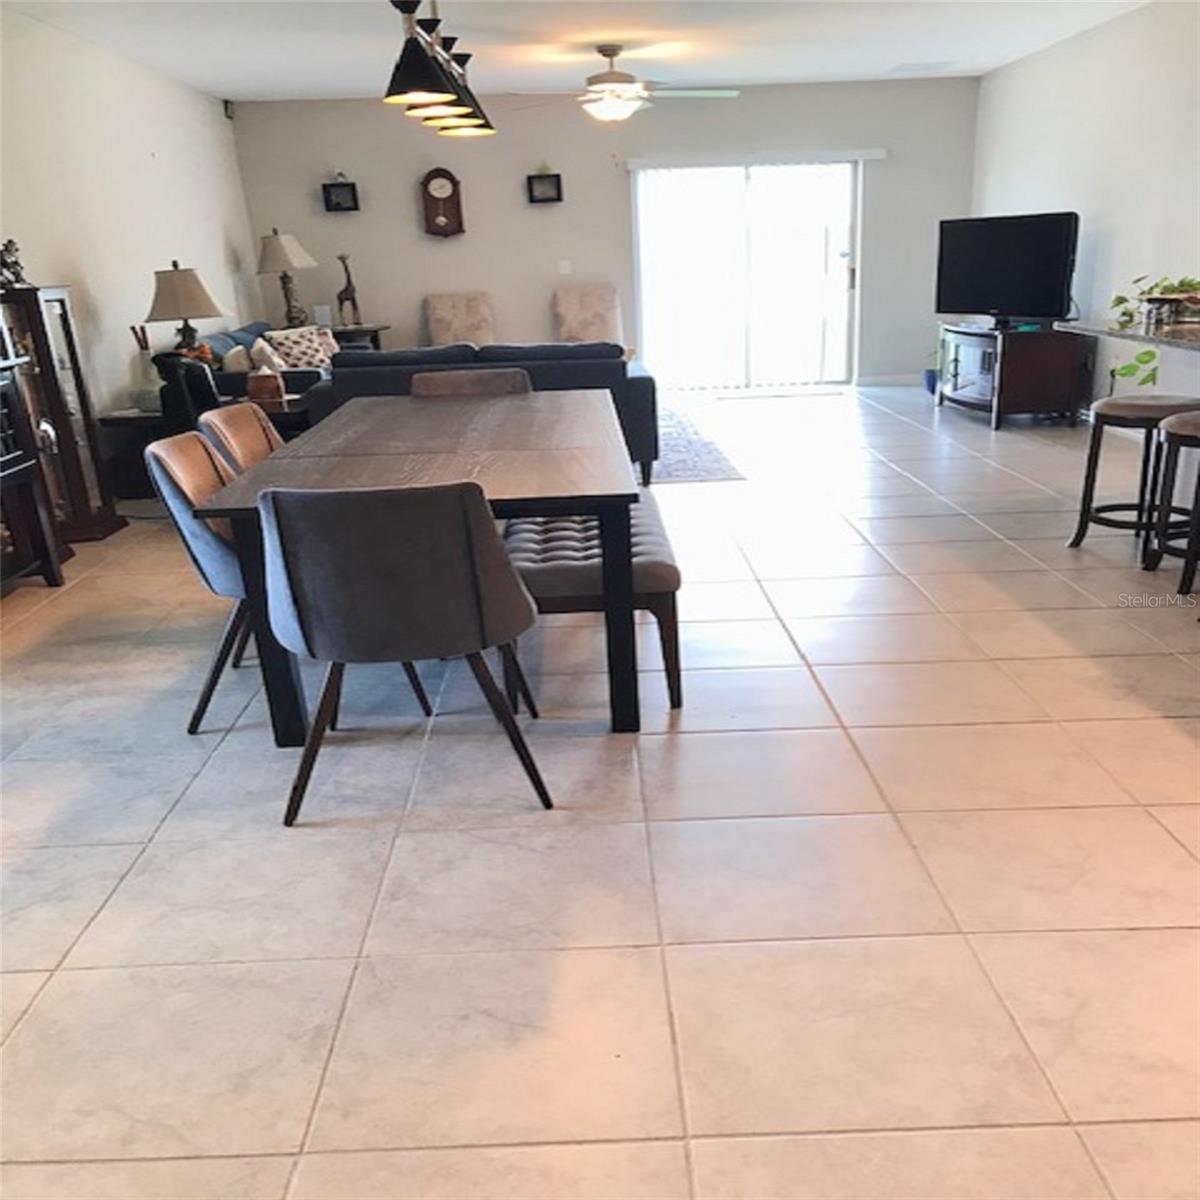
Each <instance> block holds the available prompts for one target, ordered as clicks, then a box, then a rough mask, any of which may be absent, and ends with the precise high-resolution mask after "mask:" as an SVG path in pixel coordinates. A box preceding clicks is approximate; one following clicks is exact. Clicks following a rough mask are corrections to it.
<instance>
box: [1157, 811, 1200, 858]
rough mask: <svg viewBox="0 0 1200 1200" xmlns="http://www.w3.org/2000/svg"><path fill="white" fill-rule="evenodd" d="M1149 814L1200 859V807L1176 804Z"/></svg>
mask: <svg viewBox="0 0 1200 1200" xmlns="http://www.w3.org/2000/svg"><path fill="white" fill-rule="evenodd" d="M1150 812H1152V813H1153V814H1154V816H1155V817H1157V818H1158V820H1160V821H1161V822H1162V823H1163V824H1164V825H1165V826H1166V827H1167V828H1168V829H1169V830H1170V831H1171V832H1172V833H1173V834H1174V835H1175V836H1176V837H1177V838H1178V839H1179V841H1181V842H1182V843H1183V844H1184V845H1185V846H1186V847H1187V848H1188V849H1189V850H1190V851H1191V852H1192V853H1193V854H1195V855H1197V856H1198V857H1200V806H1198V805H1195V804H1176V805H1170V806H1163V807H1159V808H1152V809H1150Z"/></svg>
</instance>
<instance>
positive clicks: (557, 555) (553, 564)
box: [504, 490, 679, 600]
mask: <svg viewBox="0 0 1200 1200" xmlns="http://www.w3.org/2000/svg"><path fill="white" fill-rule="evenodd" d="M629 524H630V533H631V535H632V540H633V590H634V591H635V592H636V593H638V594H641V595H653V594H656V593H665V592H676V591H678V590H679V568H678V567H677V566H676V565H675V556H674V554H673V553H672V552H671V543H670V541H669V540H668V538H667V531H666V529H665V528H664V526H663V522H662V516H661V515H660V513H659V511H658V504H657V503H656V502H655V500H654V497H653V496H652V495H651V494H650V493H649V492H648V491H645V490H643V491H642V493H641V502H640V503H638V504H634V505H631V506H630V509H629ZM504 544H505V546H506V547H507V549H508V554H509V557H510V558H511V559H512V561H513V565H514V566H515V567H516V568H517V570H518V571H519V572H520V574H521V578H522V579H523V580H524V581H525V586H526V587H527V588H528V589H529V592H530V594H531V595H532V596H533V598H534V599H535V600H538V599H551V598H558V597H566V596H570V597H585V596H600V595H602V594H603V590H604V589H603V586H602V583H601V575H600V523H599V521H598V520H597V519H596V518H595V517H518V518H515V519H514V520H512V521H509V523H508V528H507V529H506V531H505V534H504Z"/></svg>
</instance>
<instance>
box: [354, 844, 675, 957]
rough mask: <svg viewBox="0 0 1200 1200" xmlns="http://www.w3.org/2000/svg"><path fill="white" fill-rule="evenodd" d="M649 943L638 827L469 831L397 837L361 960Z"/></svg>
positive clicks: (652, 934)
mask: <svg viewBox="0 0 1200 1200" xmlns="http://www.w3.org/2000/svg"><path fill="white" fill-rule="evenodd" d="M657 940H658V932H657V927H656V924H655V920H654V894H653V892H652V890H651V886H650V862H649V858H648V856H647V850H646V835H645V831H644V830H643V829H642V827H641V826H640V825H635V824H628V825H579V826H575V827H562V826H560V827H558V828H554V829H540V830H539V829H475V830H469V831H462V832H444V833H404V834H402V835H401V836H400V839H399V841H398V842H397V843H396V847H395V851H394V852H393V855H392V861H391V863H390V865H389V866H388V873H387V877H386V880H385V882H384V887H383V893H382V895H381V897H380V900H379V906H378V908H377V910H376V913H375V916H374V919H373V921H372V923H371V932H370V935H369V936H368V938H367V945H366V953H367V954H369V955H373V956H379V955H384V954H408V953H436V952H442V953H452V952H455V951H463V950H524V949H535V950H536V949H556V948H560V947H573V946H576V947H582V946H630V945H647V944H651V943H656V942H657Z"/></svg>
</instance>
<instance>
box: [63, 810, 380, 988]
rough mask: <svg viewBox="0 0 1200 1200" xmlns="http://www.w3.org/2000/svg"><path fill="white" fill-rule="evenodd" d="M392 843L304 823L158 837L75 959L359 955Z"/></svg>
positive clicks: (75, 963) (115, 961) (119, 961)
mask: <svg viewBox="0 0 1200 1200" xmlns="http://www.w3.org/2000/svg"><path fill="white" fill-rule="evenodd" d="M389 844H390V842H389V838H388V837H387V836H386V835H380V834H363V833H349V834H344V833H321V832H315V831H312V830H304V831H301V830H300V828H299V827H298V826H297V827H296V828H295V829H291V830H284V829H280V830H279V831H277V832H276V833H275V834H273V835H272V836H271V837H269V838H246V839H230V840H222V841H202V842H161V843H160V842H156V843H154V845H152V846H149V847H147V849H146V851H145V853H144V854H143V855H142V857H141V858H140V859H138V861H137V864H136V865H135V866H134V868H133V869H132V870H131V871H130V873H129V874H128V876H126V878H125V879H124V880H123V881H122V883H121V884H120V886H119V887H118V888H117V890H116V891H115V892H114V893H113V895H112V897H111V899H110V900H109V901H108V903H107V904H106V905H105V906H104V911H103V912H101V913H100V915H99V916H98V917H97V918H96V920H95V921H93V922H92V924H91V925H90V926H89V928H88V930H87V932H86V933H85V934H84V935H83V937H82V938H80V940H79V942H78V943H77V944H76V946H75V948H74V950H72V952H71V954H70V955H69V956H68V958H67V966H69V967H114V966H133V965H136V964H139V963H200V962H250V961H265V960H268V959H281V958H335V957H340V956H348V955H353V954H356V953H357V952H358V947H359V944H360V943H361V941H362V938H363V934H364V933H365V932H366V927H367V920H368V918H369V916H370V913H371V904H372V901H373V900H374V898H375V892H376V889H377V887H378V885H379V880H380V878H381V877H382V875H383V868H384V863H385V861H386V859H387V851H388V846H389Z"/></svg>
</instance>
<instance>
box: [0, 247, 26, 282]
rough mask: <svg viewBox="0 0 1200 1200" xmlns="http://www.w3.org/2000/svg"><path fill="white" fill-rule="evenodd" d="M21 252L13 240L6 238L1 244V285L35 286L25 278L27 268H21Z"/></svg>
mask: <svg viewBox="0 0 1200 1200" xmlns="http://www.w3.org/2000/svg"><path fill="white" fill-rule="evenodd" d="M20 254H21V251H20V249H19V247H18V246H17V243H16V242H14V241H13V240H12V238H5V239H4V242H3V244H0V284H3V285H4V286H5V287H32V286H33V284H31V283H30V282H29V280H28V279H26V278H25V268H24V267H22V266H21V259H20Z"/></svg>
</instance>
